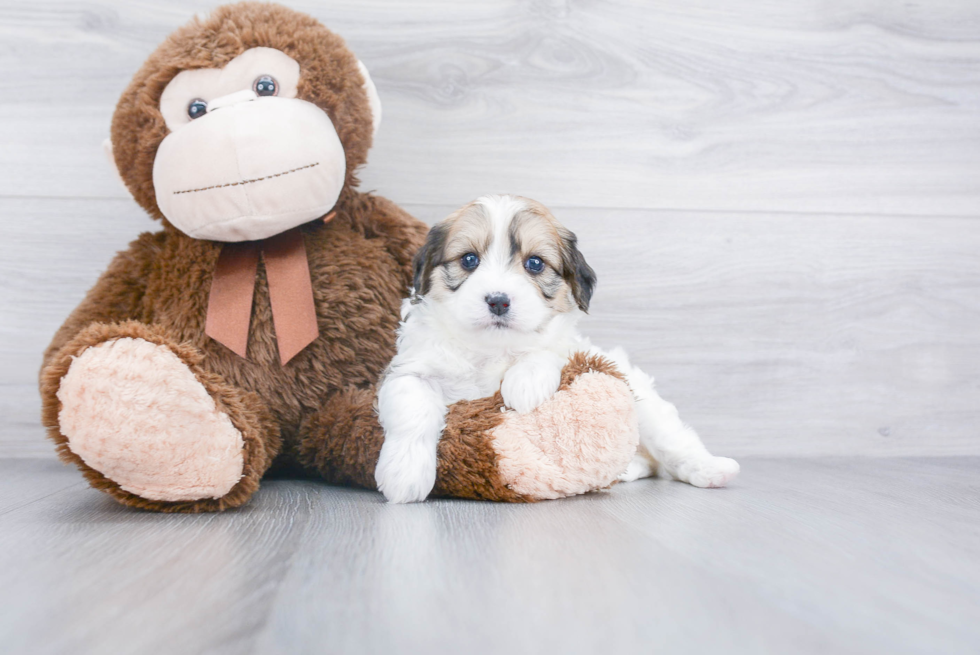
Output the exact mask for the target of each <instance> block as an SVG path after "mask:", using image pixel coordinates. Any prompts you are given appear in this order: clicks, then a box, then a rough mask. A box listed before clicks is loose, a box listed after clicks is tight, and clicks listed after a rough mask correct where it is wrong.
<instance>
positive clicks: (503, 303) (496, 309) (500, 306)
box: [484, 293, 510, 316]
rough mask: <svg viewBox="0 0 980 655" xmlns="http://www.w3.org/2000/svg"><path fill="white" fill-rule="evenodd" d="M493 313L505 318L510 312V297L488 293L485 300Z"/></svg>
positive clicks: (503, 294)
mask: <svg viewBox="0 0 980 655" xmlns="http://www.w3.org/2000/svg"><path fill="white" fill-rule="evenodd" d="M484 300H486V301H487V307H489V308H490V311H491V313H493V314H496V315H497V316H503V315H504V314H506V313H507V312H509V311H510V296H508V295H507V294H506V293H488V294H487V296H486V297H485V298H484Z"/></svg>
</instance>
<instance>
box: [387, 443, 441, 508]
mask: <svg viewBox="0 0 980 655" xmlns="http://www.w3.org/2000/svg"><path fill="white" fill-rule="evenodd" d="M374 480H375V482H377V484H378V491H380V492H381V493H383V494H384V495H385V498H387V499H388V502H390V503H417V502H420V501H423V500H425V499H426V497H428V495H429V493H430V492H431V491H432V487H433V486H434V485H435V483H436V453H435V450H433V449H432V448H428V447H426V445H425V444H420V443H418V442H417V441H414V440H404V439H390V438H386V439H385V442H384V445H383V446H382V447H381V456H380V457H379V458H378V466H377V467H376V468H375V469H374Z"/></svg>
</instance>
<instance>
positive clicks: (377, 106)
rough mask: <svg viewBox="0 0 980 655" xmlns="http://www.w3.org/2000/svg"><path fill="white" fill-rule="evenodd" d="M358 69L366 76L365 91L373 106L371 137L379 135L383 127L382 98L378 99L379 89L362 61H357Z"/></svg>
mask: <svg viewBox="0 0 980 655" xmlns="http://www.w3.org/2000/svg"><path fill="white" fill-rule="evenodd" d="M357 68H358V69H359V70H360V71H361V75H363V76H364V91H365V92H366V93H367V97H368V104H369V105H370V106H371V135H372V136H377V135H378V128H379V127H381V98H379V97H378V89H377V87H375V86H374V82H373V81H372V80H371V74H370V73H369V72H368V69H367V66H365V65H364V62H362V61H361V60H360V59H358V60H357Z"/></svg>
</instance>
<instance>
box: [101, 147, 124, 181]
mask: <svg viewBox="0 0 980 655" xmlns="http://www.w3.org/2000/svg"><path fill="white" fill-rule="evenodd" d="M102 154H104V155H105V158H106V160H108V162H109V166H112V172H113V173H114V174H115V177H116V179H117V180H119V184H121V185H122V186H123V188H124V189H125V188H126V182H125V181H124V180H123V178H122V175H121V174H120V173H119V167H118V166H116V156H115V155H114V154H113V153H112V139H106V140H105V141H103V142H102Z"/></svg>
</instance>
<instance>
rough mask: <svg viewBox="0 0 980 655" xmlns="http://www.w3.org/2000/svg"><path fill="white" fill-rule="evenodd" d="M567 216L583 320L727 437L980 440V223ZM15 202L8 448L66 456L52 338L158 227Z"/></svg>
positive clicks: (3, 293)
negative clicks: (46, 397)
mask: <svg viewBox="0 0 980 655" xmlns="http://www.w3.org/2000/svg"><path fill="white" fill-rule="evenodd" d="M406 207H407V208H408V209H409V210H411V211H413V212H414V213H416V214H417V215H419V216H421V217H423V218H424V219H426V220H430V221H431V220H435V219H437V218H440V217H442V216H444V215H445V214H446V213H448V211H450V209H451V208H450V207H448V206H418V205H407V206H406ZM556 212H557V215H558V217H559V218H560V219H561V220H563V221H564V222H565V223H566V224H567V225H568V226H569V227H571V228H572V229H573V230H575V231H576V232H577V233H578V234H579V236H580V240H581V247H582V250H583V252H584V253H585V254H586V256H587V258H588V260H589V261H590V262H591V264H592V265H593V267H594V268H595V269H596V271H597V273H598V276H599V286H598V288H597V290H596V293H595V297H594V304H593V307H592V310H591V315H590V316H589V317H588V319H587V320H586V321H585V323H584V325H583V330H584V331H585V332H586V333H587V334H590V335H591V336H592V337H593V339H594V341H595V342H596V343H599V344H601V345H605V346H609V347H611V346H614V345H622V346H624V347H625V348H627V350H629V351H630V352H631V353H632V354H633V357H634V359H635V361H636V362H637V363H638V364H640V365H641V366H643V367H645V368H646V369H647V370H649V371H650V372H651V373H652V374H653V375H655V376H656V377H657V380H658V384H659V387H660V390H661V391H662V393H663V394H664V395H665V396H666V397H667V398H669V399H671V400H673V401H674V402H676V404H677V405H678V406H679V407H680V409H681V412H682V416H684V417H685V418H686V420H688V421H689V422H690V423H691V424H692V425H694V426H695V427H696V428H698V429H699V431H700V432H701V433H702V436H703V437H704V438H705V440H706V441H707V443H708V444H709V446H710V447H711V448H712V449H714V450H715V451H717V452H719V453H724V454H731V455H734V456H744V455H765V454H780V455H833V454H862V455H921V454H934V455H943V454H945V455H955V454H973V455H978V454H980V438H978V437H980V434H978V430H980V395H978V393H977V389H978V388H980V373H978V371H980V332H978V331H977V329H976V326H977V325H978V324H980V261H978V259H977V257H976V253H977V252H978V251H980V231H978V230H977V229H976V222H975V221H973V220H970V219H954V218H946V219H928V218H912V217H906V218H899V217H874V216H871V217H869V216H835V215H794V214H761V213H753V214H740V213H724V214H723V213H703V212H700V213H699V212H654V211H625V210H602V209H562V208H558V209H557V210H556ZM0 215H5V216H16V217H18V220H16V221H8V222H4V223H2V224H0V240H3V241H5V242H7V243H14V244H18V246H17V247H15V248H11V249H8V253H7V257H6V258H5V259H2V260H0V279H3V280H6V281H7V283H6V284H4V285H0V306H3V307H5V308H7V310H6V311H5V312H4V313H3V315H2V317H0V359H2V360H3V361H4V363H5V366H4V367H3V368H2V369H0V385H3V388H4V389H5V393H4V394H0V416H3V417H4V420H3V421H2V427H0V453H2V454H3V455H6V456H12V455H20V456H37V455H45V454H48V455H50V453H52V450H51V446H50V445H49V444H48V443H47V442H46V441H45V440H44V439H43V436H42V432H41V430H40V428H39V426H38V415H39V401H38V398H37V394H36V391H35V388H36V383H35V378H36V373H37V368H38V366H39V363H40V357H41V352H42V351H43V349H44V347H45V346H46V345H47V343H48V341H49V339H50V337H51V335H52V334H53V333H54V331H55V330H56V329H57V327H58V325H60V323H61V321H62V320H63V319H64V317H65V316H67V314H68V312H70V311H71V309H72V308H74V306H75V305H76V304H77V303H78V301H79V300H80V299H81V298H82V296H83V295H84V294H85V292H86V290H87V289H88V287H90V286H91V285H92V283H93V282H94V281H95V278H96V277H97V275H98V272H99V271H100V270H101V269H102V268H104V267H105V266H106V264H107V263H108V261H109V259H110V258H111V256H112V253H113V252H114V251H115V250H117V249H119V248H122V247H124V246H125V244H126V243H127V242H128V241H129V240H131V239H132V238H134V237H135V236H136V233H137V232H138V231H139V230H141V229H145V228H152V223H151V222H150V221H149V220H148V219H147V218H146V217H145V216H143V215H142V213H141V212H140V210H139V209H138V208H137V207H136V206H135V205H134V204H133V203H132V202H130V201H125V200H97V199H88V200H81V199H79V200H69V199H49V200H32V199H0ZM53 224H58V225H59V228H58V230H57V231H56V232H54V233H51V232H43V231H39V229H38V227H39V226H44V225H53Z"/></svg>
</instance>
